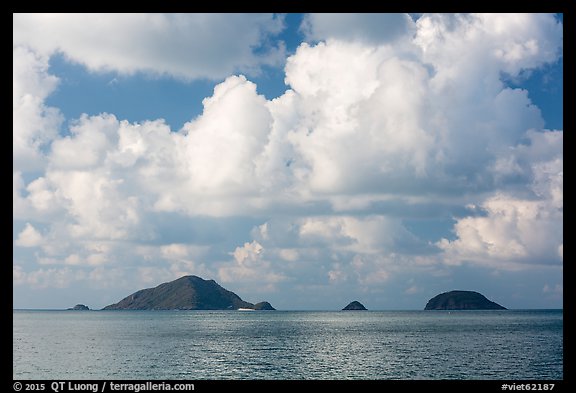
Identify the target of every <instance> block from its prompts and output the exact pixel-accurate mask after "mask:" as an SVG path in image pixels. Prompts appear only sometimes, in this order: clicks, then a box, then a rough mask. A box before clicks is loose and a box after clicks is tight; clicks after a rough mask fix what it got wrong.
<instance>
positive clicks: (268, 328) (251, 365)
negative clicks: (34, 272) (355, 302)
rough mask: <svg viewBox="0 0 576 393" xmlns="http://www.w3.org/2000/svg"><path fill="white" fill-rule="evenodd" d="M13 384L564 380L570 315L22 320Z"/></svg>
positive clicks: (290, 314) (17, 320) (103, 314)
mask: <svg viewBox="0 0 576 393" xmlns="http://www.w3.org/2000/svg"><path fill="white" fill-rule="evenodd" d="M12 350H13V378H14V379H18V380H26V379H34V380H37V379H47V380H58V379H66V380H72V379H79V380H82V379H84V380H101V379H108V380H111V379H112V380H116V379H117V380H120V379H131V380H140V379H142V380H162V379H170V380H183V379H186V380H237V379H248V380H260V379H264V380H292V379H306V380H310V379H319V380H334V379H338V380H340V379H342V380H343V379H355V380H365V379H378V380H389V379H392V380H446V379H448V380H562V379H563V377H564V375H563V312H562V310H503V311H451V312H448V311H35V310H14V311H13V344H12Z"/></svg>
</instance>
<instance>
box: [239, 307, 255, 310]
mask: <svg viewBox="0 0 576 393" xmlns="http://www.w3.org/2000/svg"><path fill="white" fill-rule="evenodd" d="M238 311H255V310H254V309H253V308H242V307H240V308H239V309H238Z"/></svg>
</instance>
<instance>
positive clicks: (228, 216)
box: [12, 13, 563, 310]
mask: <svg viewBox="0 0 576 393" xmlns="http://www.w3.org/2000/svg"><path fill="white" fill-rule="evenodd" d="M562 53H563V18H562V15H554V14H537V13H532V14H418V15H412V14H410V15H409V14H102V15H100V14H14V15H13V249H12V250H13V307H14V308H40V309H42V308H48V309H59V308H60V309H61V308H67V307H71V306H73V305H75V304H77V303H83V304H86V305H88V306H89V307H90V308H93V309H99V308H102V307H104V306H106V305H108V304H111V303H115V302H117V301H119V300H120V299H122V298H123V297H125V296H127V295H129V294H131V293H133V292H135V291H136V290H139V289H142V288H150V287H154V286H157V285H159V284H161V283H163V282H167V281H171V280H173V279H176V278H179V277H181V276H183V275H188V274H193V275H197V276H200V277H202V278H204V279H214V280H216V281H217V282H218V283H219V284H220V285H222V286H223V287H224V288H226V289H228V290H231V291H233V292H235V293H237V294H238V295H239V296H241V297H242V299H244V300H246V301H249V302H253V303H255V302H258V301H263V300H266V301H269V302H270V303H272V305H273V306H274V307H276V308H277V309H285V310H333V309H341V308H342V307H344V306H345V305H346V304H348V303H349V302H350V301H352V300H358V301H360V302H362V303H363V304H364V305H365V306H366V307H367V308H368V309H372V310H398V309H406V310H412V309H423V308H424V306H425V304H426V302H427V301H428V299H430V298H431V297H433V296H435V295H437V294H439V293H442V292H446V291H450V290H455V289H460V290H474V291H478V292H480V293H482V294H484V295H485V296H486V297H488V298H489V299H490V300H493V301H496V302H497V303H499V304H502V305H503V306H505V307H508V308H514V309H525V308H562V307H563V101H562V95H563V58H562Z"/></svg>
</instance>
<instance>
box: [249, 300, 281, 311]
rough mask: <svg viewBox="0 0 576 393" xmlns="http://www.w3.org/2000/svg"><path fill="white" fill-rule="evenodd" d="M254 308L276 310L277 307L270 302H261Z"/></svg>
mask: <svg viewBox="0 0 576 393" xmlns="http://www.w3.org/2000/svg"><path fill="white" fill-rule="evenodd" d="M254 310H265V311H274V310H276V309H275V308H274V307H272V305H271V304H270V303H268V302H260V303H256V304H255V305H254Z"/></svg>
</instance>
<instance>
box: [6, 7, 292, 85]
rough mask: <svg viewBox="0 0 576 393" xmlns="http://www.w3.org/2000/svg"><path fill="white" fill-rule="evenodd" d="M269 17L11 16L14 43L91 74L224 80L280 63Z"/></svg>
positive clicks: (279, 22)
mask: <svg viewBox="0 0 576 393" xmlns="http://www.w3.org/2000/svg"><path fill="white" fill-rule="evenodd" d="M283 27H284V21H283V18H282V17H281V16H275V15H273V14H138V13H127V14H114V13H109V14H14V15H13V33H14V34H13V42H14V44H15V45H26V46H29V47H31V48H33V49H34V50H35V51H37V52H38V53H42V54H46V55H49V54H53V53H62V54H63V55H64V56H65V57H66V58H68V59H70V60H72V61H74V62H77V63H80V64H83V65H85V66H86V67H88V68H89V69H91V70H95V71H116V72H120V73H125V74H133V73H135V72H151V73H154V74H160V75H169V76H174V77H177V78H185V79H192V78H210V79H219V78H223V77H225V76H227V75H229V74H231V73H233V72H237V71H243V72H254V73H256V72H258V71H259V69H260V67H261V66H262V65H266V64H269V65H274V64H277V63H278V62H280V61H281V60H282V59H283V57H284V46H283V45H282V44H279V45H274V44H272V43H271V41H269V38H270V37H273V36H275V35H276V34H278V33H280V32H281V31H282V30H283Z"/></svg>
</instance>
